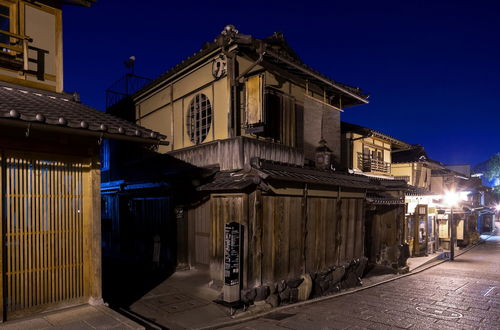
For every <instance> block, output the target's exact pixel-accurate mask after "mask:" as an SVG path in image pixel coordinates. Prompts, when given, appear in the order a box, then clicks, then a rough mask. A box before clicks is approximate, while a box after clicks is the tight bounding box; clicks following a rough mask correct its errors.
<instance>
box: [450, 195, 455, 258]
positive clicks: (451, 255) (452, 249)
mask: <svg viewBox="0 0 500 330" xmlns="http://www.w3.org/2000/svg"><path fill="white" fill-rule="evenodd" d="M450 210H451V212H450V213H451V219H450V226H451V238H450V245H451V246H450V261H453V260H454V259H455V240H456V237H455V236H456V235H455V234H456V233H455V220H454V219H453V205H451V206H450Z"/></svg>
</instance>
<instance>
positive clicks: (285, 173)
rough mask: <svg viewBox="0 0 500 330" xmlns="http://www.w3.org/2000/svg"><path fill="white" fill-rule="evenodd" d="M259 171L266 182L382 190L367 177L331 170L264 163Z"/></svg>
mask: <svg viewBox="0 0 500 330" xmlns="http://www.w3.org/2000/svg"><path fill="white" fill-rule="evenodd" d="M259 171H260V172H262V173H263V174H264V175H265V176H266V177H265V180H266V181H267V180H276V181H288V182H300V183H309V184H316V185H326V186H339V187H350V188H362V189H380V185H378V184H376V183H372V182H370V179H369V178H367V177H364V176H360V175H353V174H347V173H339V172H335V171H329V170H319V169H309V168H301V167H293V166H286V165H277V164H266V163H263V164H262V165H261V167H260V168H259Z"/></svg>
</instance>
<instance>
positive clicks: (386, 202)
mask: <svg viewBox="0 0 500 330" xmlns="http://www.w3.org/2000/svg"><path fill="white" fill-rule="evenodd" d="M341 133H342V137H341V140H342V167H343V168H346V169H347V170H348V171H349V172H351V173H355V174H358V175H363V176H366V177H369V178H370V179H371V180H372V181H379V182H382V183H383V184H384V185H385V186H386V187H387V189H386V190H385V191H381V192H380V191H368V193H367V205H368V207H367V210H366V216H365V227H366V235H365V238H366V244H367V257H368V258H369V260H370V262H373V263H377V264H382V265H386V266H389V267H392V268H396V269H397V268H399V267H403V266H405V265H406V258H407V257H408V255H407V251H406V248H405V246H404V245H403V243H404V242H405V240H404V216H405V201H404V199H405V198H404V196H405V192H406V191H407V188H408V186H407V182H406V181H405V180H402V178H401V177H397V176H394V174H393V168H392V159H391V158H392V154H391V152H392V151H393V150H404V149H407V148H409V147H410V145H409V144H408V143H406V142H403V141H401V140H398V139H396V138H393V137H391V136H389V135H387V134H384V133H382V132H379V131H377V130H374V129H371V128H367V127H363V126H359V125H355V124H351V123H347V122H342V123H341Z"/></svg>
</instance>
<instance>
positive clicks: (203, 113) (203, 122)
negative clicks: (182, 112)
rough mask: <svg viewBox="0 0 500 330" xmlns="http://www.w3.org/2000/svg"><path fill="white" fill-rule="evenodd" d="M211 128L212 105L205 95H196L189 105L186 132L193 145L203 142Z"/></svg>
mask: <svg viewBox="0 0 500 330" xmlns="http://www.w3.org/2000/svg"><path fill="white" fill-rule="evenodd" d="M211 126H212V105H211V104H210V100H209V99H208V97H207V96H206V95H205V94H197V95H196V96H195V97H194V98H193V99H192V100H191V103H190V104H189V110H188V118H187V131H188V135H189V139H190V140H191V142H193V143H194V144H199V143H201V142H203V141H204V140H205V139H206V138H207V135H208V132H209V131H210V127H211Z"/></svg>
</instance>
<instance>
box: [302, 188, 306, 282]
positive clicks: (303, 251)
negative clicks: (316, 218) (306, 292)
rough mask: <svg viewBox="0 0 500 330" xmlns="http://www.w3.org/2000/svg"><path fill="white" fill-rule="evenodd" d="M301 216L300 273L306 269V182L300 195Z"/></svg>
mask: <svg viewBox="0 0 500 330" xmlns="http://www.w3.org/2000/svg"><path fill="white" fill-rule="evenodd" d="M302 218H303V219H304V224H303V227H302V232H303V233H304V234H303V235H302V274H305V273H306V271H307V258H306V256H307V183H306V184H305V186H304V194H303V196H302Z"/></svg>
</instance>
